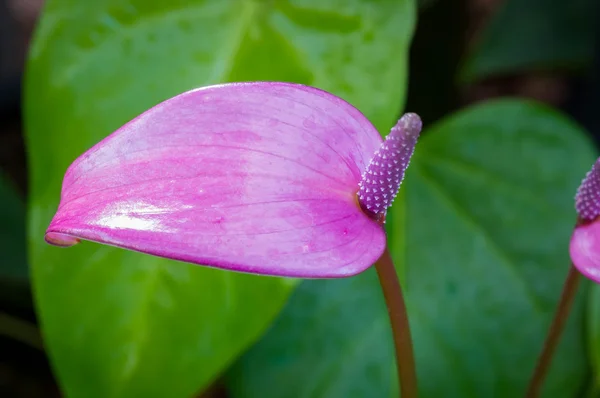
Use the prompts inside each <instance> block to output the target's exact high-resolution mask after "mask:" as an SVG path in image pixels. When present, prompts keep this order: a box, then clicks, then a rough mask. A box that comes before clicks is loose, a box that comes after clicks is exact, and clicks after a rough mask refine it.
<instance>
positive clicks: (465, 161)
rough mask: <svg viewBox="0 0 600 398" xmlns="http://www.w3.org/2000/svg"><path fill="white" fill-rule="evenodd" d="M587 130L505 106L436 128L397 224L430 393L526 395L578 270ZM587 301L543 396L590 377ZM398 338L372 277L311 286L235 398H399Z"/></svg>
mask: <svg viewBox="0 0 600 398" xmlns="http://www.w3.org/2000/svg"><path fill="white" fill-rule="evenodd" d="M590 148H591V145H590V143H589V142H588V141H587V140H586V139H585V138H584V137H583V134H582V133H581V132H580V130H579V129H578V128H577V127H576V126H574V125H573V124H572V123H570V122H569V121H567V120H565V119H564V118H563V117H561V116H559V115H557V114H556V113H555V112H553V111H551V110H549V109H547V108H545V107H542V106H540V105H536V104H534V103H530V102H524V101H519V100H499V101H494V102H489V103H487V104H484V105H479V106H476V107H473V108H470V109H468V110H465V111H462V112H460V113H458V114H457V115H455V116H452V117H450V118H449V119H446V120H444V121H442V122H440V123H439V124H436V125H435V126H432V127H431V128H429V129H427V131H426V132H425V136H424V137H423V139H422V140H421V142H420V143H419V144H417V149H416V151H415V156H414V159H413V161H412V163H411V166H410V167H409V171H408V173H407V178H406V180H405V182H404V183H403V188H402V190H401V193H402V195H401V196H400V197H399V198H398V199H397V200H396V201H397V203H395V204H394V206H393V207H392V212H391V213H390V219H389V222H388V227H389V233H390V249H391V251H392V255H393V257H394V260H395V262H396V264H397V267H398V270H399V272H400V274H401V277H400V279H401V280H403V281H404V282H405V286H407V301H408V307H409V308H408V310H409V314H410V321H411V326H412V332H413V337H414V344H415V349H416V357H417V368H418V375H419V380H420V389H421V395H420V396H421V397H425V398H428V397H431V398H439V397H444V398H454V397H456V398H469V397H473V398H481V397H499V398H500V397H502V398H503V397H518V396H520V395H522V394H523V393H524V390H525V386H526V382H527V379H528V377H529V375H530V374H531V372H532V370H533V367H534V364H535V360H536V357H537V355H538V354H539V352H540V350H541V345H542V341H543V339H544V336H545V330H546V328H547V327H548V325H549V323H550V319H551V315H552V312H553V311H554V307H555V304H556V302H557V300H558V295H559V293H560V288H561V285H562V279H563V278H564V277H565V276H566V273H567V269H568V266H569V258H568V250H567V248H568V240H569V234H570V231H571V228H572V225H573V221H574V210H573V192H575V189H576V188H577V185H578V184H579V182H580V180H581V178H582V176H583V175H585V172H586V170H587V169H589V167H590V164H592V162H593V160H594V156H593V153H592V151H591V149H590ZM580 301H581V300H579V301H578V303H577V305H576V306H575V309H574V311H573V316H572V317H571V319H570V323H569V325H568V328H567V330H566V333H565V335H564V336H563V339H562V342H561V345H560V348H559V350H558V353H557V356H556V358H555V361H554V366H553V368H552V371H551V374H550V377H549V379H548V381H547V388H546V394H545V395H544V396H545V397H569V396H573V394H574V393H575V392H576V391H578V390H579V388H580V387H581V386H582V383H583V378H584V376H585V358H584V352H583V347H582V342H581V338H580V336H581V332H582V325H581V323H582V307H581V305H580V304H581V303H580ZM394 375H395V370H394V358H393V348H392V343H391V332H390V330H389V324H388V319H387V313H386V310H385V304H384V302H383V298H382V294H381V292H380V289H379V287H378V283H377V277H376V274H375V272H374V270H373V269H370V270H368V271H367V272H365V273H364V274H361V275H359V276H357V277H355V278H350V279H345V280H335V281H333V280H332V281H305V282H303V283H302V284H301V285H300V286H299V287H298V289H297V290H296V291H295V292H294V294H293V295H292V298H291V299H290V301H289V303H288V305H287V307H286V308H285V309H284V311H283V312H282V314H281V315H280V317H279V318H278V320H277V321H276V323H275V324H274V326H273V327H272V329H271V330H270V331H269V332H268V333H267V334H266V335H265V336H264V337H263V339H262V340H261V341H260V342H259V343H258V344H257V345H256V346H254V347H253V348H252V349H251V350H250V351H249V352H248V353H247V354H246V355H244V356H243V357H242V358H241V359H240V361H239V362H238V363H237V365H236V366H235V367H234V368H233V369H232V371H231V373H230V374H229V377H228V384H229V387H230V389H231V391H232V393H233V396H234V397H235V398H245V397H261V398H287V397H290V398H291V397H293V398H302V397H311V398H321V397H323V398H325V397H326V398H337V397H340V398H341V397H343V398H351V397H357V398H358V397H396V396H397V394H398V393H397V382H396V379H395V377H394Z"/></svg>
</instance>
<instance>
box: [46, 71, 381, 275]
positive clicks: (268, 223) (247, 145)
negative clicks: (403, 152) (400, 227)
mask: <svg viewBox="0 0 600 398" xmlns="http://www.w3.org/2000/svg"><path fill="white" fill-rule="evenodd" d="M381 142H382V140H381V138H380V136H379V134H378V132H377V131H376V130H375V128H374V127H373V126H372V124H371V123H370V122H369V121H368V120H367V119H366V118H365V117H364V116H363V115H362V114H361V113H360V112H359V111H358V110H356V109H355V108H354V107H352V106H351V105H350V104H348V103H346V102H345V101H343V100H341V99H340V98H338V97H335V96H333V95H331V94H328V93H326V92H324V91H320V90H317V89H315V88H311V87H306V86H301V85H293V84H286V83H267V82H258V83H237V84H226V85H220V86H211V87H206V88H202V89H198V90H193V91H190V92H186V93H184V94H181V95H179V96H176V97H174V98H171V99H169V100H167V101H165V102H163V103H161V104H159V105H157V106H156V107H154V108H152V109H150V110H149V111H147V112H145V113H144V114H142V115H140V116H139V117H137V118H136V119H134V120H132V121H131V122H129V123H128V124H126V125H125V126H123V127H122V128H120V129H119V130H117V131H116V132H115V133H114V134H112V135H110V136H109V137H107V138H106V139H104V140H103V141H101V142H100V143H99V144H97V145H96V146H94V147H93V148H91V149H90V150H89V151H87V152H86V153H84V154H83V155H82V156H81V157H80V158H78V159H77V160H76V161H75V162H74V163H73V164H72V165H71V166H70V167H69V169H68V170H67V173H66V175H65V177H64V181H63V187H62V193H61V203H60V206H59V209H58V211H57V213H56V215H55V216H54V218H53V220H52V222H51V224H50V226H49V228H48V230H47V233H46V240H47V241H48V242H49V243H52V244H55V245H62V246H70V245H73V244H75V243H77V242H78V239H85V240H91V241H97V242H101V243H105V244H110V245H115V246H119V247H123V248H127V249H132V250H136V251H140V252H144V253H149V254H153V255H157V256H162V257H168V258H173V259H176V260H181V261H186V262H191V263H196V264H202V265H209V266H214V267H219V268H225V269H231V270H236V271H242V272H251V273H260V274H269V275H283V276H290V277H309V278H310V277H314V278H318V277H339V276H348V275H353V274H356V273H359V272H361V271H363V270H365V269H366V268H368V267H369V266H371V265H372V264H373V263H374V262H375V261H376V260H377V259H378V258H379V256H380V255H381V254H382V252H383V250H384V247H385V233H384V230H383V228H382V226H381V225H379V224H378V223H376V222H375V221H373V220H372V219H370V218H369V217H367V216H366V215H365V214H364V213H363V212H362V211H361V210H360V206H359V205H358V204H357V201H356V192H357V190H358V183H359V181H360V179H361V174H362V172H363V171H364V170H365V168H366V166H367V164H368V162H369V161H370V158H371V156H372V155H373V154H374V153H375V151H376V150H377V149H378V148H379V146H380V145H381Z"/></svg>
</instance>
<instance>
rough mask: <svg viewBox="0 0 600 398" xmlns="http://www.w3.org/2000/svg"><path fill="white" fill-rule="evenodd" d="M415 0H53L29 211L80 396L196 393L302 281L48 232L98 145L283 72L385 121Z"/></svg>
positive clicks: (34, 247) (58, 356)
mask: <svg viewBox="0 0 600 398" xmlns="http://www.w3.org/2000/svg"><path fill="white" fill-rule="evenodd" d="M414 8H415V7H414V4H413V3H412V1H409V0H404V1H396V0H388V1H380V2H371V1H369V0H352V1H346V2H344V3H343V4H342V3H339V4H333V3H329V2H322V1H318V0H297V1H292V0H289V1H277V2H267V1H233V0H223V1H212V0H204V1H193V0H171V1H160V0H134V1H127V2H123V1H121V0H96V1H74V0H49V1H47V3H46V6H45V10H44V14H43V16H42V19H41V22H40V24H39V27H38V30H37V32H36V35H35V40H34V44H33V47H32V49H31V54H30V59H29V64H28V70H27V79H26V93H25V96H26V122H27V131H28V136H27V144H28V152H29V155H30V156H29V159H30V170H31V200H30V207H29V210H30V214H29V217H30V220H29V227H30V228H29V240H30V254H31V261H32V264H33V276H34V287H35V290H36V299H37V304H38V309H39V314H40V316H41V322H42V326H43V333H44V336H45V340H46V344H47V346H48V349H49V352H50V356H51V359H52V362H53V364H54V368H55V370H56V373H57V376H58V378H59V379H60V381H61V384H62V386H63V388H64V391H65V393H66V394H67V395H68V396H85V397H92V398H93V397H103V398H104V397H132V396H145V397H164V396H169V397H188V396H190V395H192V394H193V393H194V392H196V391H198V390H200V389H202V388H203V387H204V386H206V385H207V383H209V382H211V381H212V380H214V378H215V377H216V376H217V375H218V374H219V372H221V371H222V369H224V368H225V366H227V365H228V364H229V363H230V362H231V361H232V360H233V359H234V358H235V357H236V356H237V355H238V354H239V353H240V352H241V350H243V349H245V348H246V347H247V346H248V345H249V344H250V343H252V342H253V341H254V340H255V339H257V338H258V337H259V335H260V334H261V333H262V332H263V331H264V329H265V328H266V327H267V325H268V324H269V323H270V322H271V320H272V319H273V317H274V316H275V314H276V313H277V312H278V311H279V310H280V308H281V307H282V305H283V303H284V302H285V300H286V298H287V296H288V293H289V292H290V290H291V289H290V288H291V285H292V284H293V283H292V282H290V281H289V280H285V279H276V278H261V277H256V276H248V275H240V274H234V273H228V272H220V271H215V270H210V269H203V268H200V267H194V266H190V265H185V264H181V263H178V264H176V263H173V262H168V261H164V260H159V259H156V258H152V257H149V256H144V255H140V254H136V253H130V252H126V251H123V250H118V249H114V248H109V247H101V246H98V245H94V244H90V243H82V244H80V245H78V246H77V247H74V248H72V249H68V250H61V249H57V248H53V247H50V246H48V245H47V244H45V243H44V242H43V235H44V230H45V228H46V227H47V225H48V223H49V222H50V219H51V217H52V214H53V213H54V211H55V210H56V207H57V204H58V199H59V194H60V186H61V181H62V177H63V174H64V172H65V170H66V168H67V166H68V165H69V164H70V163H71V162H72V161H73V160H74V159H75V158H76V157H77V156H79V155H80V154H81V153H83V152H84V151H85V150H86V149H88V148H89V147H91V146H92V145H93V144H95V143H97V142H98V141H99V140H100V139H102V138H104V137H105V136H107V135H108V134H110V133H111V132H112V131H114V130H115V129H117V128H118V127H119V126H121V125H122V124H123V123H125V122H127V121H129V120H130V119H132V118H133V117H134V116H136V115H137V114H139V113H141V112H142V111H144V110H146V109H148V108H150V107H151V106H153V105H155V104H157V103H159V102H161V101H162V100H165V99H167V98H168V97H171V96H174V95H176V94H178V93H180V92H183V91H186V90H189V89H191V88H194V87H198V86H203V85H208V84H214V83H219V82H226V81H240V80H265V79H268V80H282V81H289V82H297V83H304V84H309V85H313V86H317V87H319V88H322V89H325V90H327V91H330V92H332V93H334V94H337V95H339V96H342V97H344V98H345V99H347V100H349V101H350V102H351V103H352V104H354V105H356V106H358V107H359V108H360V109H361V110H362V111H363V112H364V113H366V115H367V116H368V117H369V118H370V119H371V120H372V121H373V122H374V123H375V124H376V125H377V126H379V127H380V128H382V129H385V130H386V131H387V130H388V129H389V127H390V126H391V125H392V123H393V122H394V121H395V118H396V117H397V113H398V110H399V109H400V108H401V105H402V103H403V97H404V89H405V87H404V86H405V80H406V65H407V52H408V46H409V42H410V37H411V34H412V30H413V24H414V14H415V10H414Z"/></svg>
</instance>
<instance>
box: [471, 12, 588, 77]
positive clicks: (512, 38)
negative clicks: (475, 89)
mask: <svg viewBox="0 0 600 398" xmlns="http://www.w3.org/2000/svg"><path fill="white" fill-rule="evenodd" d="M596 7H598V2H597V1H595V0H570V1H564V0H506V1H504V2H502V4H501V5H500V10H499V11H498V12H497V13H495V14H494V15H493V16H492V19H491V20H490V22H489V23H488V24H487V25H486V28H485V29H484V32H483V35H482V37H481V38H480V39H479V41H478V42H477V43H476V45H475V47H474V48H473V50H472V52H471V53H470V54H469V55H468V57H467V58H466V59H465V61H464V65H463V68H462V70H461V72H460V80H461V81H463V82H466V83H470V82H473V81H475V80H480V79H484V78H488V77H493V76H494V75H505V74H511V73H518V72H523V71H532V70H534V71H535V70H546V71H548V70H552V69H567V70H571V71H581V69H583V68H585V67H587V66H589V64H590V63H591V61H592V58H593V54H594V48H595V44H594V41H595V30H594V24H595V21H596V20H597V17H596V15H597V12H596V10H597V8H596ZM596 22H597V21H596Z"/></svg>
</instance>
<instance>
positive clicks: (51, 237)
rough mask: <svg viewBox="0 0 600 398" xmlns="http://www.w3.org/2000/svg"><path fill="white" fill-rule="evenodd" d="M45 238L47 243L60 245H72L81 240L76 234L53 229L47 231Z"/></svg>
mask: <svg viewBox="0 0 600 398" xmlns="http://www.w3.org/2000/svg"><path fill="white" fill-rule="evenodd" d="M44 240H45V241H46V243H49V244H51V245H53V246H58V247H71V246H75V245H76V244H78V243H79V242H80V240H79V239H78V238H76V237H74V236H71V235H68V234H63V233H61V232H51V231H48V232H46V235H44Z"/></svg>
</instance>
